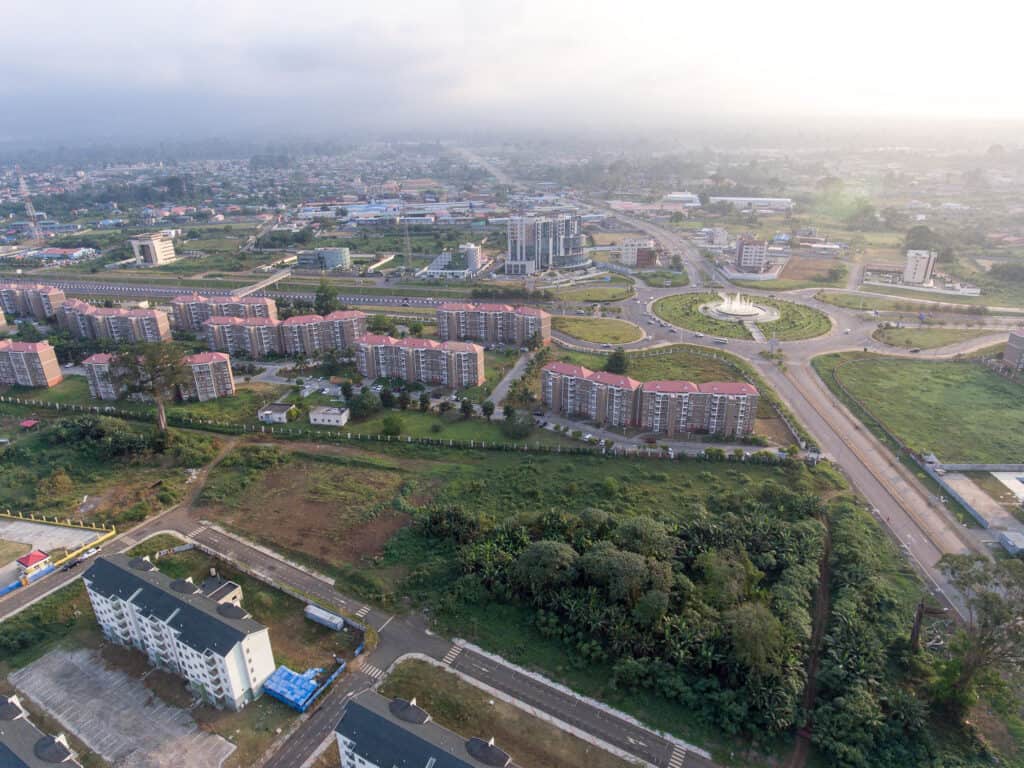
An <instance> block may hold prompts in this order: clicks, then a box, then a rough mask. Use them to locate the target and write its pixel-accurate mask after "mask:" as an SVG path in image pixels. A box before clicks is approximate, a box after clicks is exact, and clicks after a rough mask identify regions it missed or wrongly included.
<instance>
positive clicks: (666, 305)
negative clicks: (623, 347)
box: [651, 292, 832, 341]
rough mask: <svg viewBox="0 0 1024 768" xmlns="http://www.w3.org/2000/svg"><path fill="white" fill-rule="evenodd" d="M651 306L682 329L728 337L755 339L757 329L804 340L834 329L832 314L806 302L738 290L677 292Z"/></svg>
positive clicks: (781, 338)
mask: <svg viewBox="0 0 1024 768" xmlns="http://www.w3.org/2000/svg"><path fill="white" fill-rule="evenodd" d="M651 309H652V312H653V313H654V315H655V316H657V317H658V318H659V319H660V320H663V321H665V322H667V323H671V324H672V325H674V326H677V327H679V328H685V329H687V330H690V331H695V332H697V333H705V334H708V335H710V336H718V337H722V338H728V339H753V338H755V336H754V333H752V330H753V331H760V333H761V334H763V335H764V336H765V337H766V338H769V339H771V338H775V339H777V340H779V341H802V340H805V339H813V338H816V337H818V336H824V335H825V334H827V333H829V332H830V331H831V330H832V321H831V319H830V318H829V316H828V315H827V314H825V313H824V312H821V311H819V310H817V309H814V308H813V307H809V306H807V305H806V304H798V303H796V302H791V301H782V300H779V299H768V298H762V297H756V298H750V297H746V296H743V295H742V294H738V293H737V294H729V293H724V292H723V293H677V294H672V295H669V296H663V297H662V298H660V299H658V300H657V301H655V302H654V304H653V305H652V307H651ZM755 326H756V327H755Z"/></svg>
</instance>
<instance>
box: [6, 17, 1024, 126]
mask: <svg viewBox="0 0 1024 768" xmlns="http://www.w3.org/2000/svg"><path fill="white" fill-rule="evenodd" d="M1013 7H1016V6H1014V5H1013V4H1012V3H1008V2H1006V1H1005V0H1001V2H1000V3H999V4H998V5H997V3H996V2H993V1H990V0H976V1H975V2H971V3H956V4H954V3H936V2H934V1H933V2H919V1H918V0H911V1H910V2H907V1H906V0H886V1H885V2H880V1H878V0H861V2H857V3H834V2H825V1H823V0H775V1H774V2H772V0H758V1H757V2H747V0H733V1H732V2H707V1H706V0H705V2H686V1H685V0H670V1H668V2H650V1H648V0H632V1H630V0H616V1H615V2H609V1H606V0H589V1H588V2H574V1H570V0H546V1H545V0H525V1H521V2H506V1H505V0H497V1H493V0H467V1H465V2H463V1H462V0H422V1H420V2H407V1H406V0H385V1H384V2H372V1H370V2H368V1H366V0H362V1H360V2H354V1H353V0H290V1H287V2H285V1H282V0H275V2H267V1H266V0H244V1H240V0H175V1H174V2H170V3H162V4H153V3H138V2H137V0H135V1H133V2H129V1H128V0H75V1H74V2H71V1H70V0H4V2H3V3H2V4H0V8H2V14H0V23H2V26H3V27H4V29H5V32H4V35H3V44H2V45H0V137H7V138H10V137H15V138H19V139H20V138H25V137H30V136H39V137H60V138H73V137H75V136H76V135H80V136H110V137H132V138H135V137H140V136H142V137H145V136H152V137H154V138H169V137H189V136H208V135H211V134H220V135H230V134H232V133H237V134H242V133H245V134H248V135H259V134H261V133H263V132H268V133H270V132H277V133H281V132H293V133H296V134H304V135H331V134H332V133H335V132H339V133H340V132H344V131H347V130H373V131H377V130H379V131H388V132H405V133H417V132H420V131H422V132H426V133H430V132H441V133H443V132H445V131H452V130H457V129H459V128H470V129H472V128H475V127H482V128H499V129H502V128H504V129H514V130H521V131H529V132H537V133H540V132H542V131H544V130H545V128H558V129H564V128H577V127H579V128H590V129H600V128H607V129H611V130H622V129H627V130H628V129H635V128H648V129H652V128H653V129H658V130H663V129H666V128H668V129H671V128H672V127H673V126H675V125H684V124H686V123H687V122H699V123H708V122H714V121H715V120H716V119H723V120H725V119H729V120H732V121H735V120H736V119H737V118H751V119H753V120H757V119H759V118H760V117H765V116H767V117H770V118H786V119H794V118H805V117H815V116H830V117H833V118H834V117H845V116H850V117H859V118H864V117H875V116H886V117H900V118H903V117H913V118H918V119H931V118H940V119H949V118H953V119H1007V118H1008V119H1019V118H1024V98H1022V96H1021V92H1022V91H1021V84H1020V72H1021V70H1022V67H1021V64H1020V47H1021V44H1020V41H1019V31H1020V29H1019V24H1018V23H1017V22H1016V21H1014V20H1013V19H1011V15H1016V14H1017V13H1019V11H1015V12H1013V14H1011V12H1010V8H1013ZM1017 21H1019V20H1017Z"/></svg>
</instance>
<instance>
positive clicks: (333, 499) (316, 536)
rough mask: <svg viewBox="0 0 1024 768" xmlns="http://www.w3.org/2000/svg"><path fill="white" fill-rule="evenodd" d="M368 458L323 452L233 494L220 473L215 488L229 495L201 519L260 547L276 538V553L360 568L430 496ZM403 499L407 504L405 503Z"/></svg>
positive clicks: (207, 506)
mask: <svg viewBox="0 0 1024 768" xmlns="http://www.w3.org/2000/svg"><path fill="white" fill-rule="evenodd" d="M363 455H366V454H362V452H358V451H352V450H341V449H335V450H329V449H324V448H321V449H320V450H318V451H317V454H316V455H312V454H302V453H294V454H293V455H292V458H291V460H290V461H288V462H287V463H285V464H283V465H281V466H277V467H274V468H271V469H267V470H264V471H263V472H261V473H260V474H259V475H257V476H255V477H254V478H253V481H252V482H250V483H248V484H246V485H244V487H242V488H239V489H238V490H237V492H231V491H232V490H233V489H231V488H230V487H229V481H230V478H229V477H227V474H228V473H231V472H237V470H236V469H235V468H233V467H225V468H223V469H221V468H218V470H216V471H215V475H214V476H212V483H213V485H214V487H215V488H217V487H218V486H222V487H224V488H225V489H226V492H223V493H219V494H216V495H215V496H214V498H216V499H217V500H216V501H214V502H212V503H211V499H210V497H209V496H208V497H206V498H201V499H200V501H199V504H198V505H197V509H196V512H195V514H196V515H197V516H198V517H201V518H203V519H213V520H216V521H218V522H222V523H225V524H227V525H228V526H230V527H231V528H233V529H235V530H238V531H241V532H242V533H244V534H248V535H250V536H252V537H254V538H256V539H260V538H267V536H268V532H270V531H272V532H273V541H274V544H275V545H276V546H279V547H283V548H285V549H288V550H291V551H294V552H301V553H303V554H306V555H309V556H310V557H314V558H316V559H318V560H322V561H325V562H328V563H336V564H338V563H349V564H355V563H358V562H360V561H361V560H363V559H365V558H372V557H375V556H376V555H378V554H380V552H381V551H382V550H383V548H384V545H385V544H386V543H387V541H388V540H389V539H390V538H391V537H392V536H393V535H394V534H395V532H396V531H398V530H399V529H400V528H402V527H404V526H406V525H408V523H409V520H410V518H409V516H408V515H407V514H405V513H404V512H402V511H401V510H400V507H401V505H402V501H403V500H407V501H408V502H409V503H411V504H417V503H421V502H422V501H423V498H422V496H421V494H422V493H423V489H418V490H416V489H412V488H411V487H406V486H405V482H406V477H405V474H406V473H405V472H403V471H402V469H401V468H399V467H398V465H396V464H388V463H383V462H381V461H380V458H379V457H374V458H373V459H372V461H371V460H365V461H364V460H362V456H363ZM403 497H404V498H403Z"/></svg>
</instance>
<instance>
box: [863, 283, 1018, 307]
mask: <svg viewBox="0 0 1024 768" xmlns="http://www.w3.org/2000/svg"><path fill="white" fill-rule="evenodd" d="M862 289H863V290H865V291H870V292H871V293H879V294H884V295H888V296H899V297H902V298H907V299H924V300H926V301H940V302H942V303H943V304H962V305H966V306H975V307H987V306H993V307H1024V296H1022V295H1021V294H1022V293H1024V291H1021V289H1020V286H1019V285H1012V284H1011V285H998V284H993V285H989V286H984V287H983V288H982V294H981V296H950V295H947V294H941V293H923V292H920V291H909V290H907V289H905V288H897V287H890V286H887V285H865V286H862Z"/></svg>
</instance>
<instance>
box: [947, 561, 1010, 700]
mask: <svg viewBox="0 0 1024 768" xmlns="http://www.w3.org/2000/svg"><path fill="white" fill-rule="evenodd" d="M940 565H941V567H942V569H943V571H944V572H945V573H946V574H947V575H948V576H949V578H950V581H951V582H952V584H953V586H954V587H956V588H957V590H958V591H959V592H960V593H961V594H962V595H963V596H964V599H965V600H966V601H967V617H966V620H965V621H964V623H963V624H962V625H961V626H960V627H959V628H958V629H957V632H956V634H955V635H954V637H953V640H952V641H951V642H950V644H949V650H950V655H949V658H948V660H947V661H946V662H945V663H944V664H943V666H942V668H941V670H940V673H939V684H938V691H937V694H938V698H939V699H940V700H942V701H943V702H944V703H946V704H948V705H949V706H952V707H953V708H955V709H957V710H960V711H965V710H966V709H967V708H968V707H970V706H971V704H973V703H974V701H975V700H976V699H977V695H978V690H979V689H980V688H982V687H985V686H987V685H992V686H996V687H998V686H999V685H1001V683H1002V681H1003V680H1005V679H1014V678H1016V679H1018V680H1019V679H1020V677H1021V671H1022V669H1024V562H1022V561H1020V560H994V561H991V560H988V559H986V558H984V557H981V556H979V555H946V556H945V557H943V558H942V560H941V561H940Z"/></svg>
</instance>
